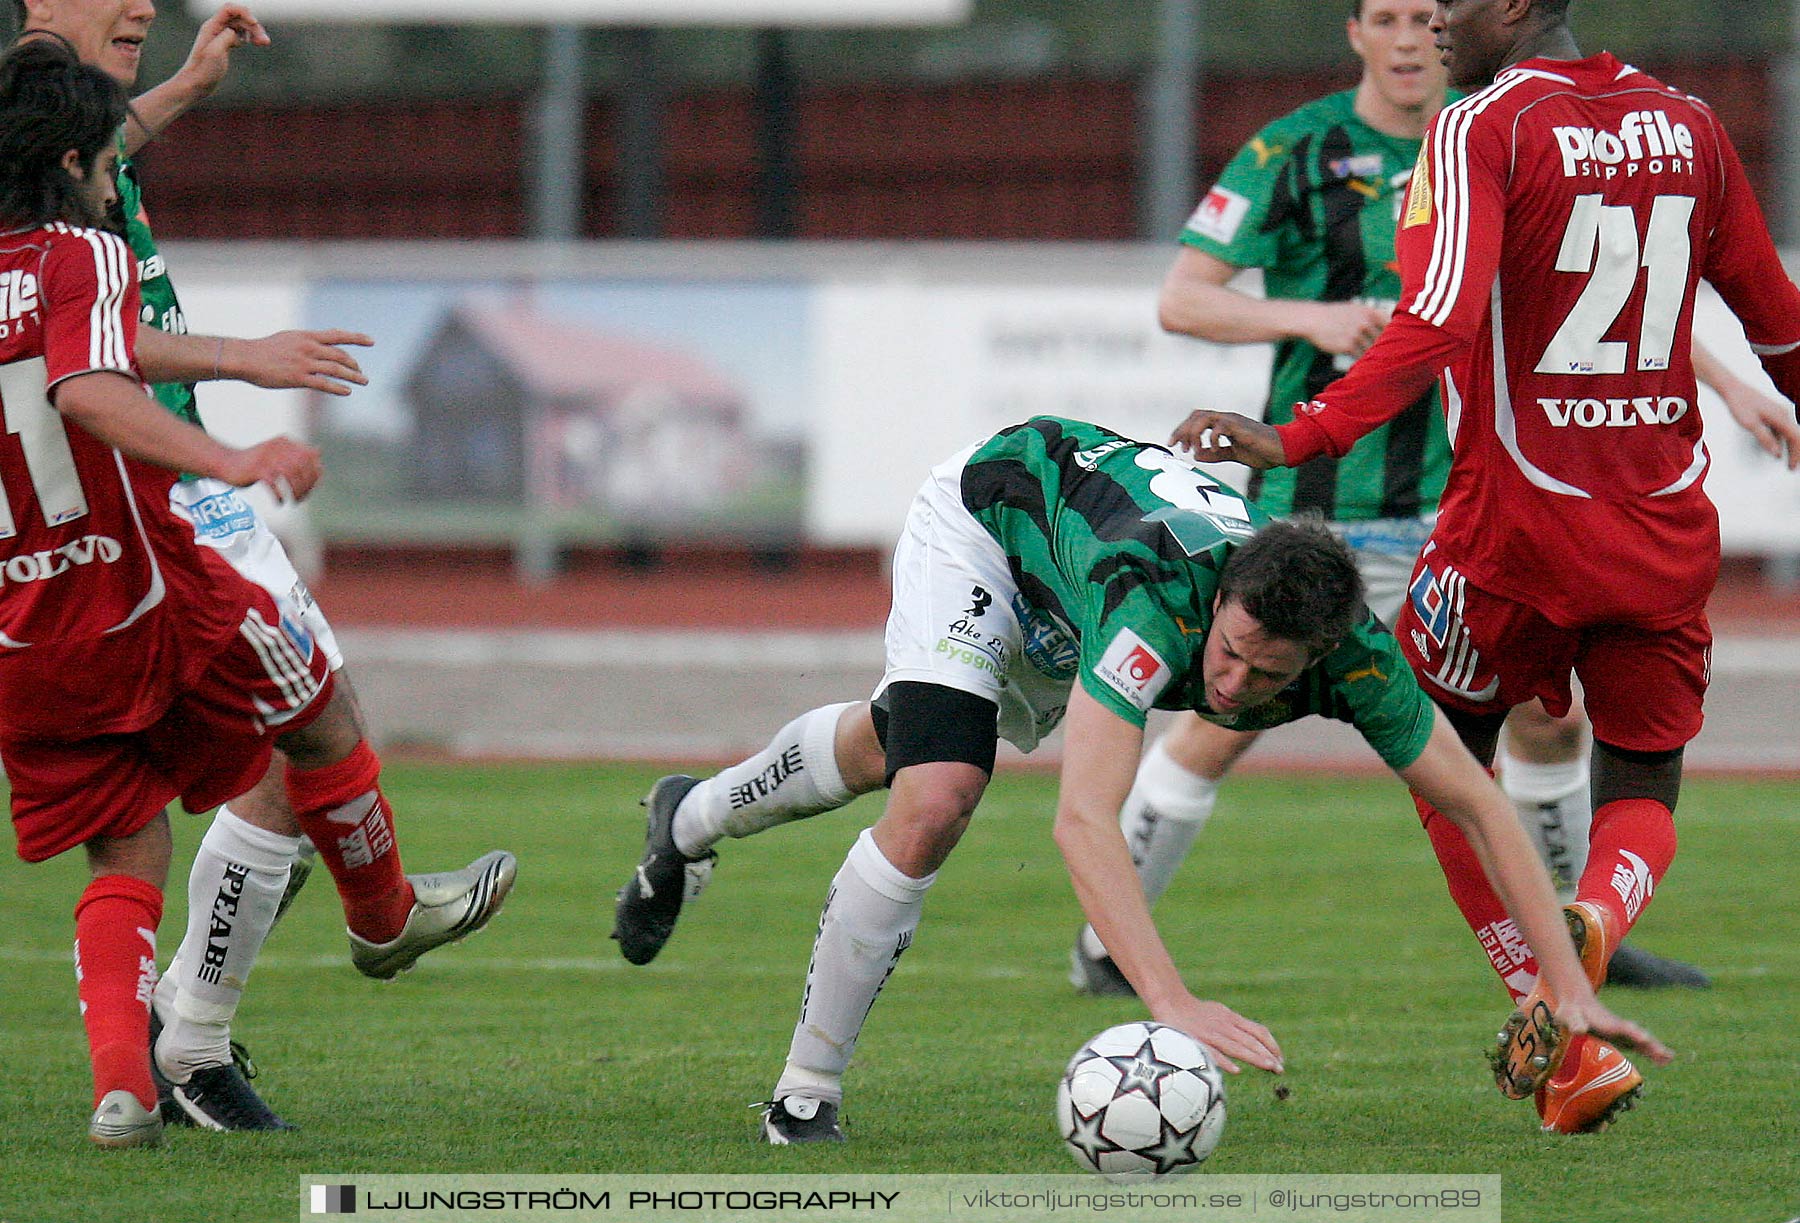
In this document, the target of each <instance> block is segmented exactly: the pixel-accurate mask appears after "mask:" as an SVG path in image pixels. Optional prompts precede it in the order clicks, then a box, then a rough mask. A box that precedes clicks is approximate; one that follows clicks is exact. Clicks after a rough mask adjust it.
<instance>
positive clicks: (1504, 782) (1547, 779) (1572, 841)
mask: <svg viewBox="0 0 1800 1223" xmlns="http://www.w3.org/2000/svg"><path fill="white" fill-rule="evenodd" d="M1497 763H1498V765H1499V769H1500V786H1501V788H1502V789H1504V790H1505V791H1506V796H1507V797H1508V798H1510V799H1512V802H1513V807H1514V809H1515V810H1517V811H1518V813H1519V822H1520V823H1522V824H1524V825H1525V831H1526V833H1527V834H1529V835H1530V837H1531V843H1532V844H1533V845H1535V846H1536V847H1537V851H1538V857H1540V858H1542V859H1543V860H1544V868H1545V869H1546V870H1548V871H1549V872H1550V882H1551V883H1553V884H1555V885H1556V894H1557V897H1558V898H1559V899H1560V900H1562V901H1563V902H1564V903H1565V904H1566V903H1568V902H1569V901H1571V900H1573V899H1574V898H1575V885H1576V884H1578V883H1580V882H1581V872H1582V870H1583V869H1584V868H1585V867H1586V866H1587V855H1588V831H1589V829H1590V828H1591V827H1592V825H1593V822H1594V808H1593V802H1592V799H1591V798H1590V797H1589V794H1588V761H1587V755H1586V753H1583V754H1582V755H1580V756H1577V757H1576V758H1575V759H1573V760H1564V761H1558V762H1557V763H1555V764H1538V763H1535V762H1533V761H1528V760H1519V759H1517V758H1516V757H1514V756H1513V755H1512V754H1511V753H1509V752H1508V751H1506V749H1505V748H1502V749H1501V750H1500V758H1499V760H1498V762H1497Z"/></svg>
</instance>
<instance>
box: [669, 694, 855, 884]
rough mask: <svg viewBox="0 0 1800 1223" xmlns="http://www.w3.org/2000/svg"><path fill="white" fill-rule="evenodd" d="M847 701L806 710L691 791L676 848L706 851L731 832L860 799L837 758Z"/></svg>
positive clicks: (679, 811) (679, 818)
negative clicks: (762, 744)
mask: <svg viewBox="0 0 1800 1223" xmlns="http://www.w3.org/2000/svg"><path fill="white" fill-rule="evenodd" d="M848 708H850V704H849V703H848V702H846V703H844V704H841V705H826V706H824V707H823V708H821V709H815V710H813V711H812V712H811V713H803V714H801V715H800V716H799V717H797V718H795V719H794V720H793V721H792V722H789V723H788V724H787V725H786V726H784V727H782V728H781V730H780V731H778V732H777V733H776V735H775V738H774V739H772V740H771V741H770V742H769V746H767V747H765V748H763V750H762V751H760V752H758V753H757V754H756V755H754V756H752V757H750V759H748V760H746V761H744V762H743V763H742V764H734V765H732V766H731V767H730V768H728V769H726V770H725V771H724V772H723V773H719V774H717V775H716V776H713V777H709V778H707V779H706V780H705V781H703V782H701V783H700V784H699V785H697V786H695V787H694V788H693V789H692V790H689V791H688V793H687V796H686V797H685V798H683V799H682V800H681V806H680V807H678V808H676V811H675V845H676V847H677V848H679V849H680V850H681V852H682V853H684V854H686V855H687V856H688V857H690V858H698V857H701V856H703V855H704V854H705V853H706V851H707V850H709V849H711V848H712V847H713V845H715V844H716V843H717V842H719V841H720V840H722V839H723V838H725V837H747V836H751V835H753V834H755V833H758V832H762V831H763V830H764V829H767V828H773V827H775V826H776V825H777V824H786V823H788V822H789V821H791V820H801V819H805V818H806V817H807V816H810V815H818V814H819V813H820V812H823V811H835V810H837V809H838V808H839V807H842V806H843V805H844V804H845V803H847V802H849V801H850V800H851V799H853V798H855V797H856V796H855V795H854V794H852V793H850V791H849V789H848V788H847V787H846V786H845V785H844V775H843V773H842V772H840V771H839V769H838V762H837V724H838V718H839V717H840V716H841V715H842V714H843V712H844V710H846V709H848Z"/></svg>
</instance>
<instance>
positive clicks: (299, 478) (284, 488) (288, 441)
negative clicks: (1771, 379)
mask: <svg viewBox="0 0 1800 1223" xmlns="http://www.w3.org/2000/svg"><path fill="white" fill-rule="evenodd" d="M324 474H325V465H324V464H323V463H322V462H320V460H319V452H318V451H317V450H314V449H313V448H312V447H311V446H308V445H306V444H305V443H303V442H297V441H295V440H294V439H293V438H291V437H272V438H270V439H269V440H268V441H266V442H261V443H259V444H257V445H255V446H251V447H250V448H249V449H247V450H237V451H233V452H232V456H231V461H230V464H229V466H228V467H227V469H226V470H225V471H224V472H222V473H221V475H220V478H221V479H223V480H224V481H225V482H226V483H227V484H235V485H236V486H237V487H239V488H243V487H245V486H246V485H250V484H266V485H268V486H269V490H270V491H271V492H273V493H274V494H275V499H276V500H277V501H279V502H281V503H282V504H283V505H286V504H288V503H289V502H292V501H304V500H305V499H306V495H307V494H308V493H310V492H312V490H313V486H314V485H316V484H318V482H319V480H320V478H321V477H322V476H324Z"/></svg>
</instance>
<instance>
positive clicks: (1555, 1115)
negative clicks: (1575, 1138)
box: [1537, 1036, 1644, 1134]
mask: <svg viewBox="0 0 1800 1223" xmlns="http://www.w3.org/2000/svg"><path fill="white" fill-rule="evenodd" d="M1643 1090H1644V1076H1643V1075H1641V1074H1639V1073H1638V1070H1637V1067H1636V1066H1633V1065H1632V1064H1631V1063H1630V1062H1629V1061H1627V1060H1626V1058H1625V1055H1624V1054H1623V1053H1620V1052H1619V1051H1618V1050H1617V1049H1615V1048H1613V1047H1612V1046H1611V1045H1609V1044H1607V1043H1606V1042H1605V1041H1603V1040H1600V1039H1598V1038H1596V1037H1592V1036H1590V1037H1588V1038H1587V1039H1586V1040H1579V1041H1576V1042H1575V1050H1574V1052H1573V1053H1572V1054H1571V1056H1569V1057H1568V1058H1566V1059H1565V1060H1564V1062H1563V1066H1562V1070H1561V1071H1559V1072H1558V1073H1557V1074H1555V1075H1553V1076H1551V1078H1550V1079H1549V1081H1548V1082H1546V1083H1545V1084H1544V1085H1543V1086H1542V1087H1540V1088H1538V1092H1537V1110H1538V1116H1539V1117H1540V1118H1542V1119H1543V1123H1544V1126H1543V1128H1544V1132H1545V1133H1546V1134H1597V1133H1599V1132H1600V1131H1601V1130H1603V1129H1606V1128H1607V1127H1608V1126H1610V1125H1611V1124H1612V1123H1613V1122H1614V1121H1615V1120H1617V1119H1618V1116H1619V1114H1620V1113H1622V1112H1624V1111H1625V1110H1626V1109H1629V1108H1631V1107H1633V1106H1634V1105H1636V1104H1637V1102H1638V1098H1639V1096H1641V1095H1642V1094H1643Z"/></svg>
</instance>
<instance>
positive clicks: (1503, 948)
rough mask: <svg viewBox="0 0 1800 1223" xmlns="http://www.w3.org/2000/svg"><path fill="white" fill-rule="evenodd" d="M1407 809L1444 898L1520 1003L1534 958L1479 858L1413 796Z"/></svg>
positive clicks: (1533, 979)
mask: <svg viewBox="0 0 1800 1223" xmlns="http://www.w3.org/2000/svg"><path fill="white" fill-rule="evenodd" d="M1413 806H1415V807H1417V808H1418V809H1419V821H1420V822H1421V823H1423V824H1424V825H1425V834H1426V835H1427V836H1429V837H1430V838H1431V848H1432V849H1433V850H1435V851H1437V858H1438V865H1439V866H1441V867H1443V869H1444V882H1445V883H1446V884H1448V885H1449V888H1450V899H1451V900H1454V901H1455V902H1456V907H1457V908H1458V909H1461V910H1462V915H1463V920H1464V921H1466V922H1468V923H1469V929H1471V930H1473V931H1474V932H1475V937H1476V938H1477V939H1480V940H1481V949H1482V950H1483V951H1485V952H1487V958H1488V963H1489V964H1491V965H1493V967H1494V971H1495V972H1496V973H1498V974H1499V976H1500V982H1501V984H1503V985H1504V986H1506V992H1507V993H1509V994H1511V995H1512V998H1513V1001H1514V1002H1519V1001H1522V1000H1523V999H1524V997H1525V995H1526V994H1528V993H1530V992H1531V987H1532V986H1534V985H1536V984H1537V972H1538V966H1537V957H1536V956H1534V955H1532V954H1531V947H1530V945H1529V944H1528V943H1526V941H1525V937H1524V935H1522V934H1520V933H1519V928H1518V926H1516V925H1514V924H1513V919H1512V918H1510V917H1508V916H1507V915H1506V906H1505V905H1503V904H1501V903H1500V897H1499V894H1498V893H1496V892H1495V891H1494V886H1493V884H1491V883H1489V882H1488V877H1487V872H1485V871H1483V870H1482V869H1481V859H1479V858H1477V857H1476V856H1475V847H1474V846H1472V845H1470V844H1469V838H1468V837H1466V836H1464V835H1463V831H1462V829H1460V828H1458V827H1457V826H1456V825H1455V824H1453V823H1451V822H1450V821H1449V820H1448V819H1447V818H1445V817H1444V816H1443V815H1442V814H1441V813H1440V812H1439V811H1438V810H1437V809H1436V808H1434V807H1433V806H1432V805H1431V804H1430V803H1428V802H1426V801H1425V800H1424V799H1422V798H1420V797H1419V796H1418V795H1417V794H1415V795H1413Z"/></svg>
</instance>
